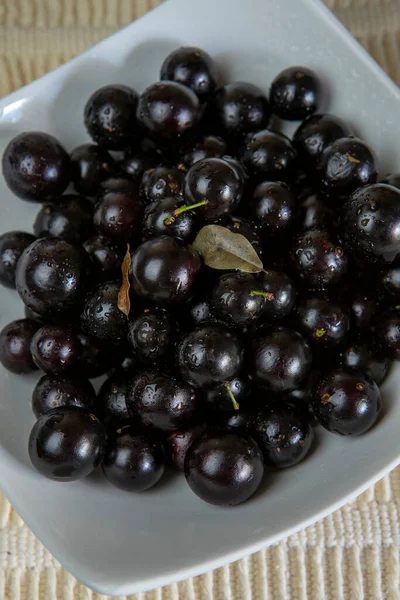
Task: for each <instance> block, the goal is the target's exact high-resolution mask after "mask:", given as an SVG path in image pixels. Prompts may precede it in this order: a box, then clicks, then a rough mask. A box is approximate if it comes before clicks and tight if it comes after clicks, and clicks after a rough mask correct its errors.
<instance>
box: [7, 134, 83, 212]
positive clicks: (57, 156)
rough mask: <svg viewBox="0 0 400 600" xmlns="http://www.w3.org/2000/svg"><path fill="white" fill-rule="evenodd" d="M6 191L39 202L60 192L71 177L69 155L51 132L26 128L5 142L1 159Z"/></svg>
mask: <svg viewBox="0 0 400 600" xmlns="http://www.w3.org/2000/svg"><path fill="white" fill-rule="evenodd" d="M2 169H3V176H4V179H5V180H6V183H7V185H8V187H9V188H10V190H11V191H12V192H14V194H15V195H16V196H18V197H19V198H22V199H23V200H30V201H31V202H43V201H45V200H46V199H47V198H49V197H50V196H54V195H55V196H57V195H59V194H62V193H63V191H64V190H65V188H66V187H67V185H68V184H69V181H70V177H71V168H70V160H69V156H68V154H67V153H66V151H65V150H64V148H63V147H62V146H61V144H60V143H59V142H58V140H56V138H55V137H53V136H52V135H48V134H47V133H40V132H38V131H29V132H27V133H20V135H17V136H16V137H15V138H13V139H12V140H11V142H9V144H8V146H7V147H6V149H5V150H4V153H3V158H2Z"/></svg>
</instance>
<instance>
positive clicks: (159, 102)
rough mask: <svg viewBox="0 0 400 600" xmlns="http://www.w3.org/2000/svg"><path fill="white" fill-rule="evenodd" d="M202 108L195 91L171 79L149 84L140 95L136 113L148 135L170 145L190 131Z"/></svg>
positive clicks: (185, 136)
mask: <svg viewBox="0 0 400 600" xmlns="http://www.w3.org/2000/svg"><path fill="white" fill-rule="evenodd" d="M201 115H202V109H201V106H200V101H199V99H198V97H197V96H196V94H195V93H194V92H192V90H191V89H189V88H188V87H186V86H184V85H182V84H180V83H175V82H174V81H162V82H157V83H152V84H151V85H149V86H148V87H147V88H146V89H145V90H144V92H143V94H142V95H141V96H140V98H139V104H138V108H137V116H138V119H139V121H140V122H141V124H142V126H143V127H144V128H145V129H147V131H148V133H149V134H150V135H153V136H155V137H156V138H160V139H161V140H162V141H169V143H170V144H171V145H174V144H176V143H178V142H179V140H181V139H182V138H183V139H185V138H187V137H188V136H189V135H192V134H193V133H194V132H195V130H196V127H197V125H198V123H199V121H200V118H201Z"/></svg>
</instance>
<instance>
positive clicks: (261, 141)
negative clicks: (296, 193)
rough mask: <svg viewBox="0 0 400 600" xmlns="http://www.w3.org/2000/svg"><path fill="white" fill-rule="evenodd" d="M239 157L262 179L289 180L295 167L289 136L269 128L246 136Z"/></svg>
mask: <svg viewBox="0 0 400 600" xmlns="http://www.w3.org/2000/svg"><path fill="white" fill-rule="evenodd" d="M241 158H242V161H243V163H244V165H245V167H246V168H247V169H248V170H249V171H250V172H251V173H252V174H253V175H254V176H255V177H256V178H257V179H259V180H260V179H261V180H262V181H291V180H292V179H293V177H294V174H295V172H296V169H297V155H296V151H295V149H294V147H293V146H292V143H291V141H290V140H289V138H287V137H286V136H285V135H283V134H282V133H278V132H277V131H271V130H269V129H264V130H262V131H258V132H257V133H254V134H249V135H248V136H247V138H246V140H245V145H244V147H243V148H242V153H241Z"/></svg>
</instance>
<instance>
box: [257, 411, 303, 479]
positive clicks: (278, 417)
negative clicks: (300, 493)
mask: <svg viewBox="0 0 400 600" xmlns="http://www.w3.org/2000/svg"><path fill="white" fill-rule="evenodd" d="M247 430H248V433H249V434H250V435H251V436H252V437H253V438H254V439H255V441H256V442H257V444H258V446H259V448H260V450H261V452H262V453H263V456H264V461H265V463H266V464H267V465H272V466H274V467H276V468H278V469H285V468H287V467H293V466H294V465H297V463H299V462H300V461H301V460H303V459H304V458H305V457H306V456H307V454H308V452H309V451H310V448H311V446H312V443H313V440H314V431H313V428H312V427H311V425H310V423H309V422H308V420H307V419H303V418H302V417H301V415H300V414H299V412H298V411H296V410H295V409H294V408H293V407H292V406H291V405H290V404H288V403H285V402H281V403H279V404H277V405H276V406H274V405H271V406H270V407H267V408H264V409H262V410H259V411H257V412H256V413H255V414H254V415H252V416H251V417H250V420H249V424H248V429H247Z"/></svg>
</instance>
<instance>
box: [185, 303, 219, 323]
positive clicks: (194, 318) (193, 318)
mask: <svg viewBox="0 0 400 600" xmlns="http://www.w3.org/2000/svg"><path fill="white" fill-rule="evenodd" d="M186 316H187V319H188V323H189V328H190V329H192V328H193V327H194V326H195V325H199V324H200V323H205V322H207V321H213V320H215V317H214V315H213V312H212V308H211V305H210V300H209V298H208V297H200V298H198V299H197V300H193V302H191V303H190V306H189V309H188V313H187V315H186Z"/></svg>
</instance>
